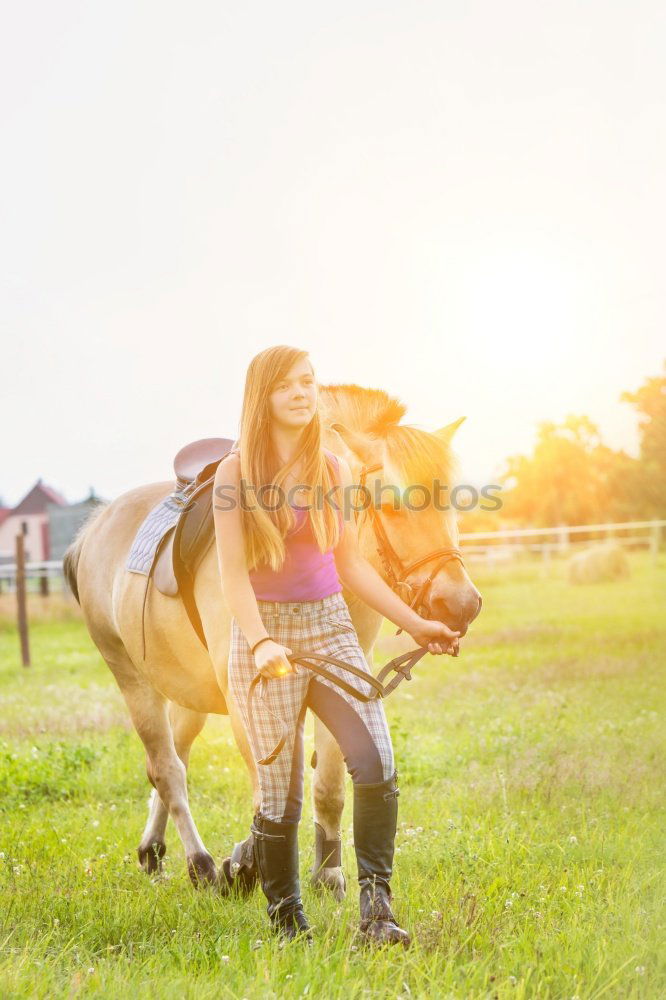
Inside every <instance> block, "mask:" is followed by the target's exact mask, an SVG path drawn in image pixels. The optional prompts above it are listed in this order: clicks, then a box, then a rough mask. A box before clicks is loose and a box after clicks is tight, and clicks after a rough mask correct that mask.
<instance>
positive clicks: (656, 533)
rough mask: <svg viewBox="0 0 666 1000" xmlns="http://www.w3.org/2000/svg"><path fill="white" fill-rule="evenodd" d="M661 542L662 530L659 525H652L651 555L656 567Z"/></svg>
mask: <svg viewBox="0 0 666 1000" xmlns="http://www.w3.org/2000/svg"><path fill="white" fill-rule="evenodd" d="M660 541H661V528H660V527H659V525H658V524H653V525H652V531H651V532H650V555H651V556H652V565H653V566H654V565H655V564H656V562H657V557H658V555H659V542H660Z"/></svg>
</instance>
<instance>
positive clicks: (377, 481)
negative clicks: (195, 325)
mask: <svg viewBox="0 0 666 1000" xmlns="http://www.w3.org/2000/svg"><path fill="white" fill-rule="evenodd" d="M319 407H320V416H321V426H322V444H323V446H324V447H327V448H329V449H330V450H332V451H334V452H335V453H336V454H338V455H343V456H344V457H345V458H346V459H347V461H348V462H349V465H350V468H351V470H352V474H353V477H354V483H355V484H359V483H363V484H364V485H365V487H366V488H367V489H368V490H370V489H371V487H373V488H375V489H376V490H380V489H381V490H382V495H384V491H385V490H386V489H392V490H397V491H399V495H400V496H402V495H403V492H404V490H405V488H406V487H409V488H410V489H411V488H413V486H414V485H417V486H418V485H420V486H421V487H422V488H424V489H426V490H428V489H430V490H432V487H433V484H434V481H435V480H436V479H437V480H439V481H440V482H441V481H442V477H444V481H445V483H448V481H449V480H448V479H447V477H451V475H452V474H453V472H454V467H455V465H456V462H455V458H454V456H453V453H452V449H451V439H452V437H453V434H454V433H455V431H456V430H457V428H458V427H459V426H460V424H461V423H462V421H463V420H464V419H465V418H464V417H462V418H460V419H459V420H456V421H455V422H454V423H452V424H448V425H446V426H444V427H441V428H439V429H438V430H435V431H433V432H428V431H425V430H422V429H420V428H417V427H415V426H411V425H408V424H402V423H400V421H401V419H402V417H403V416H404V415H405V413H406V407H405V406H404V405H403V404H402V403H401V402H400V401H399V400H398V399H396V398H395V397H392V396H390V395H389V394H388V393H386V392H385V391H384V390H382V389H370V388H364V387H361V386H358V385H355V384H347V385H333V384H329V385H323V386H321V387H320V392H319ZM174 486H175V484H174V482H173V481H172V480H169V481H164V482H158V483H150V484H147V485H142V486H138V487H136V488H134V489H131V490H129V491H127V492H126V493H123V494H122V495H121V496H119V497H117V498H116V499H114V500H113V501H111V502H110V503H109V504H107V505H105V506H100V507H98V508H96V509H95V510H93V512H92V514H91V516H90V517H89V519H88V520H87V521H86V522H85V523H84V524H83V526H82V528H81V529H80V531H79V533H78V535H77V536H76V538H75V539H74V541H73V542H72V544H71V545H70V547H69V548H68V550H67V552H66V553H65V556H64V559H63V567H64V574H65V578H66V580H67V582H68V584H69V586H70V588H71V590H72V593H73V594H74V596H75V597H76V599H77V600H78V602H79V604H80V607H81V610H82V614H83V618H84V621H85V624H86V627H87V629H88V632H89V634H90V637H91V639H92V641H93V642H94V644H95V645H96V647H97V648H98V650H99V652H100V653H101V655H102V657H103V659H104V660H105V662H106V664H107V665H108V667H109V669H110V670H111V672H112V674H113V676H114V677H115V679H116V682H117V684H118V686H119V688H120V691H121V692H122V694H123V697H124V699H125V702H126V704H127V707H128V710H129V713H130V716H131V719H132V723H133V725H134V727H135V729H136V731H137V733H138V735H139V737H140V739H141V741H142V743H143V745H144V748H145V754H146V773H147V776H148V780H149V782H150V783H151V785H152V786H153V790H152V793H151V798H150V802H149V809H148V819H147V822H146V825H145V828H144V830H143V834H142V837H141V840H140V843H139V845H138V849H137V853H138V860H139V864H140V865H141V867H142V868H143V869H144V870H145V871H146V872H147V873H149V874H153V873H155V872H157V871H159V870H160V868H161V864H162V859H163V858H164V855H165V853H166V843H165V831H166V826H167V821H168V818H169V816H170V817H171V819H172V820H173V822H174V824H175V826H176V829H177V831H178V835H179V836H180V839H181V841H182V843H183V847H184V850H185V855H186V859H187V868H188V872H189V876H190V879H191V881H192V883H193V884H194V886H195V887H203V886H217V887H218V889H220V890H224V891H227V892H228V891H230V887H232V886H233V884H234V880H236V882H235V884H237V885H238V886H239V887H241V888H242V889H243V891H250V890H251V889H252V887H253V885H254V883H255V882H256V880H257V872H256V869H255V868H254V866H253V857H252V850H251V837H250V838H248V840H247V841H245V842H243V843H242V844H240V845H236V849H237V850H236V851H235V852H234V857H237V858H240V859H241V861H240V862H239V863H238V864H236V865H235V866H233V865H231V866H230V864H229V862H230V859H229V858H227V859H226V860H225V862H224V863H223V865H222V869H221V870H218V869H217V867H216V865H215V862H214V860H213V857H212V855H211V854H210V852H209V851H208V849H207V848H206V846H205V844H204V843H203V841H202V839H201V836H200V834H199V831H198V830H197V827H196V824H195V822H194V819H193V817H192V813H191V810H190V806H189V803H188V794H187V766H188V761H189V756H190V749H191V747H192V744H193V742H194V740H195V739H196V737H197V736H198V734H199V733H200V732H201V730H202V729H203V726H204V723H205V721H206V718H207V716H208V715H209V714H211V713H213V714H228V715H229V717H230V722H231V727H232V732H233V735H234V738H235V741H236V744H237V746H238V748H239V750H240V752H241V755H242V757H243V760H244V761H245V764H246V766H247V768H248V771H249V774H250V779H251V782H252V787H253V797H254V808H255V811H256V809H257V808H258V803H259V790H258V780H257V770H256V763H255V759H254V755H253V753H252V750H251V747H250V745H249V742H248V740H247V737H246V734H245V730H244V727H243V725H242V722H241V719H240V715H239V713H238V710H237V708H236V706H235V705H234V703H233V699H232V698H231V697H230V696H229V694H228V688H227V661H228V654H229V644H230V633H231V618H232V616H231V613H230V611H229V607H228V605H227V602H226V600H225V595H224V593H223V590H222V585H221V575H220V569H219V564H218V557H217V553H216V547H215V545H211V546H210V547H209V549H208V551H207V553H206V555H205V557H204V558H203V559H202V560H201V562H200V564H199V566H198V568H197V570H196V575H195V579H194V581H193V594H194V599H195V602H196V606H197V610H198V612H199V615H200V618H201V623H202V626H203V631H204V634H205V638H206V645H207V648H206V647H205V646H204V645H203V644H202V643H201V642H200V640H199V638H198V636H197V635H196V633H195V631H194V629H193V627H192V624H191V622H190V619H189V618H188V615H187V613H186V609H185V606H184V604H183V601H182V600H181V599H180V597H177V598H174V597H169V596H165V595H163V594H162V593H160V592H159V591H157V589H153V590H152V592H151V599H150V602H149V604H148V606H147V608H146V609H145V622H143V621H142V597H143V594H142V588H143V586H144V580H143V579H142V578H141V577H139V576H138V575H137V574H136V573H131V572H129V571H128V570H127V568H126V566H125V563H126V560H127V556H128V553H129V551H130V548H131V546H132V542H133V539H134V537H135V535H136V532H137V529H138V527H139V525H141V524H142V522H143V520H144V518H145V517H146V515H147V514H148V512H149V511H150V510H152V509H153V507H154V506H155V505H156V504H158V503H159V502H160V500H162V499H163V498H165V497H166V496H167V495H168V494H169V493H170V492H171V491H172V490H173V489H174ZM416 508H417V505H415V509H411V507H410V508H409V509H402V510H395V509H391V510H388V509H385V506H384V505H382V506H379V507H376V506H373V505H372V504H371V505H370V506H367V507H366V508H365V509H363V510H361V511H360V516H358V522H357V523H358V532H359V545H360V549H361V552H362V554H363V555H364V556H365V558H366V559H368V561H369V562H370V563H371V564H372V565H373V566H374V567H375V569H376V570H377V571H378V572H379V573H380V575H382V577H383V578H384V579H385V580H387V582H388V583H389V584H390V585H391V586H392V587H393V589H394V590H395V591H396V593H399V594H400V596H402V597H403V599H405V600H406V601H407V603H411V604H412V606H414V607H415V608H416V610H417V611H419V610H420V612H421V613H422V614H423V615H424V617H429V618H433V619H437V620H440V621H444V622H445V623H446V624H447V625H448V626H449V627H450V628H452V629H454V630H458V631H460V633H461V637H462V636H463V635H464V634H465V633H466V631H467V628H468V626H469V624H470V622H472V621H473V620H474V618H475V617H476V616H477V615H478V613H479V611H480V609H481V595H480V594H479V591H478V590H477V588H476V587H475V586H474V584H473V582H472V581H471V579H470V577H469V575H468V573H467V569H466V567H465V565H464V563H463V561H462V557H461V556H460V552H459V549H458V541H459V540H458V528H457V521H456V516H455V512H454V510H453V509H451V507H450V505H447V504H442V503H441V502H440V503H438V504H435V503H433V502H432V501H429V502H428V503H426V504H422V503H419V504H418V509H416ZM447 508H448V509H447ZM355 516H357V514H356V513H355ZM441 552H445V553H449V555H448V557H445V558H444V560H443V561H441V560H437V561H436V562H435V557H436V556H437V555H438V554H441ZM451 553H454V554H453V555H452V554H451ZM455 553H457V555H455ZM343 597H344V599H345V601H346V602H347V605H348V607H349V610H350V614H351V617H352V621H353V623H354V627H355V629H356V632H357V634H358V638H359V642H360V645H361V647H362V649H363V651H364V654H365V656H366V658H367V659H368V663H369V665H371V664H372V651H373V645H374V642H375V639H376V638H377V636H378V633H379V630H380V627H381V624H382V620H383V618H382V615H381V614H379V613H378V612H376V611H375V610H374V609H373V608H371V607H369V606H368V605H366V604H364V603H363V602H362V601H360V600H359V599H358V598H357V597H356V596H355V595H354V594H353V593H351V592H349V591H347V590H345V589H344V588H343ZM417 598H418V600H417ZM144 627H145V635H144V634H143V628H144ZM144 639H145V642H146V646H145V649H144V650H143V651H142V647H143V641H144ZM144 652H145V659H144ZM313 763H314V774H313V785H312V796H313V809H314V819H315V836H316V842H317V850H316V858H315V866H314V867H313V870H312V876H311V877H312V881H313V883H314V884H315V885H317V886H320V887H324V888H327V889H329V890H330V891H331V892H332V893H333V895H334V896H335V898H336V899H338V900H340V899H342V898H343V896H344V893H345V885H346V883H345V878H344V873H343V871H342V867H341V864H340V861H341V858H340V854H339V852H336V851H335V850H329V851H328V853H327V854H326V853H325V852H323V847H324V846H326V847H327V848H334V847H335V845H336V844H339V842H340V827H341V816H342V810H343V806H344V799H345V777H346V772H345V766H344V760H343V758H342V754H341V752H340V749H339V747H338V745H337V743H336V742H335V741H334V740H333V738H332V737H331V735H330V733H329V732H328V730H326V728H325V727H324V726H323V724H322V723H320V721H319V720H318V719H316V720H315V754H314V756H313ZM248 848H250V849H249V850H248ZM324 855H325V856H324ZM327 861H328V862H329V863H328V864H327V863H326V862H327Z"/></svg>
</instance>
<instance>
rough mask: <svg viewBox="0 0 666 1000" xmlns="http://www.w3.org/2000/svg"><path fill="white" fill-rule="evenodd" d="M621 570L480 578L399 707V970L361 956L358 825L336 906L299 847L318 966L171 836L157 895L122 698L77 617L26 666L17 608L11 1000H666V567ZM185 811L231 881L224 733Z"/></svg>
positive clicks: (6, 646)
mask: <svg viewBox="0 0 666 1000" xmlns="http://www.w3.org/2000/svg"><path fill="white" fill-rule="evenodd" d="M632 570H633V572H632V577H631V579H630V580H627V581H623V582H620V583H613V584H599V585H594V586H585V587H576V588H573V587H571V586H569V585H568V584H567V583H566V581H565V576H564V572H563V567H562V566H560V565H558V564H557V563H555V564H554V565H553V567H552V568H551V570H550V576H549V577H544V575H543V571H542V570H541V569H540V568H539V567H537V566H534V565H525V566H520V567H518V568H516V569H513V570H505V569H503V570H493V571H492V572H490V571H484V569H483V567H482V566H480V567H479V568H478V571H477V572H476V573H475V579H476V582H477V583H478V585H479V586H480V589H481V590H482V591H483V595H484V611H483V614H482V616H481V618H480V619H479V621H478V622H477V623H475V624H474V626H473V628H472V630H471V632H470V634H469V636H468V637H467V638H466V639H465V641H464V644H463V650H462V652H461V655H460V657H459V658H458V659H455V660H454V659H451V658H450V657H427V658H426V659H424V660H423V661H422V662H421V663H420V664H419V665H418V667H417V670H416V673H417V675H418V676H417V677H415V679H414V680H413V682H412V683H411V684H405V685H403V686H402V687H401V688H400V689H399V690H398V692H396V694H395V695H393V696H392V697H391V699H389V701H388V702H387V710H388V713H389V717H390V722H391V726H392V732H393V737H394V743H395V747H396V755H397V760H398V768H399V773H400V785H401V796H400V828H399V834H398V839H397V844H398V849H397V854H396V864H395V875H394V880H393V885H394V890H395V896H396V899H395V906H396V911H397V913H398V914H399V916H400V918H401V920H402V922H403V925H405V926H407V927H408V928H409V929H410V930H411V932H412V934H413V936H414V937H415V939H416V943H415V944H414V946H413V947H412V948H411V949H410V950H409V951H408V952H402V951H399V952H398V951H388V952H387V951H380V952H374V953H372V952H370V953H368V952H365V951H364V950H363V949H362V948H358V947H357V943H356V942H355V938H354V932H355V927H356V924H357V896H356V891H355V885H354V879H353V872H354V866H353V860H354V859H353V848H352V846H351V841H350V836H351V814H350V810H349V809H348V808H347V809H346V810H345V816H344V824H345V834H344V851H345V865H346V870H347V873H348V882H349V889H350V891H349V895H348V898H347V900H346V901H345V902H344V903H343V904H337V903H335V902H334V901H333V900H332V899H331V898H328V897H320V896H318V895H316V894H315V893H314V892H313V891H312V890H311V889H310V887H309V885H308V882H307V870H308V869H309V866H310V863H311V859H312V838H311V813H310V809H309V805H306V809H305V815H304V818H303V823H302V824H301V856H302V873H303V876H304V878H303V881H304V887H305V889H304V897H305V903H306V908H307V912H308V914H309V915H310V917H311V920H312V922H313V923H314V925H315V927H316V943H315V945H314V947H313V948H312V949H306V948H305V947H303V946H302V945H292V946H290V947H287V948H284V949H280V948H279V947H278V946H277V944H276V943H275V941H274V940H273V939H272V938H271V937H270V936H269V934H268V926H267V923H268V921H267V917H266V914H265V911H264V900H263V897H262V895H261V893H260V892H259V891H258V892H257V893H255V895H254V897H253V898H251V899H250V900H249V901H246V902H239V901H232V900H228V899H225V898H221V897H219V896H216V895H215V894H214V893H210V892H195V891H194V890H193V889H192V888H191V887H190V883H189V880H188V878H187V875H186V872H185V864H184V857H183V852H182V848H181V846H180V843H179V842H178V841H177V838H176V835H175V831H174V830H173V828H172V827H171V826H170V828H169V834H168V846H169V854H168V858H167V863H166V873H165V876H164V877H162V878H159V879H155V880H152V881H151V880H150V879H149V878H147V877H146V876H145V875H144V874H143V873H142V872H141V871H139V870H138V868H137V864H136V860H135V859H136V845H137V843H138V840H139V836H140V832H141V829H142V826H143V823H144V819H145V813H146V802H147V798H148V792H149V786H148V784H147V781H146V778H145V772H144V765H143V753H142V749H141V746H140V743H139V740H138V737H137V736H136V734H135V733H134V731H133V730H132V729H131V728H130V726H129V722H128V718H127V714H126V711H125V708H124V703H123V701H122V698H121V696H120V694H119V692H118V690H117V688H116V687H115V682H114V681H113V679H112V677H111V674H110V673H109V671H108V669H107V668H106V666H105V665H104V663H103V662H102V660H101V659H100V657H99V654H98V653H97V651H96V650H95V648H94V647H92V645H91V643H90V640H89V639H88V637H87V634H86V632H85V629H84V626H83V625H82V624H81V622H80V621H78V620H77V618H76V616H72V615H71V613H69V614H65V615H54V616H51V619H49V616H48V615H44V614H42V615H40V616H39V617H40V619H41V620H39V621H36V622H35V624H33V626H32V629H31V645H32V655H33V666H32V667H31V668H30V669H29V670H25V669H23V668H21V667H20V665H19V651H18V639H17V635H16V632H15V630H14V628H13V625H12V623H11V620H10V619H8V618H7V611H6V608H5V617H4V618H2V617H0V696H1V698H2V712H1V713H0V800H1V801H0V852H2V857H0V996H2V997H3V998H4V997H49V998H51V997H72V996H85V997H105V998H106V997H113V998H115V997H123V998H129V997H132V998H134V997H141V998H143V997H146V998H147V997H151V998H154V997H160V998H161V997H165V998H181V997H193V998H194V997H196V998H204V997H206V998H207V997H211V998H213V997H215V998H218V997H238V998H242V997H247V998H253V997H280V998H281V997H303V996H309V997H344V998H345V1000H352V998H356V997H359V998H361V997H371V998H372V997H410V996H411V997H484V998H485V997H487V998H494V997H497V998H500V1000H503V998H505V997H507V998H508V997H511V998H523V997H557V998H560V997H561V998H573V997H579V998H581V1000H584V998H590V1000H591V998H597V997H608V998H610V997H622V998H625V997H629V998H631V997H655V998H656V997H661V996H664V995H666V975H665V969H664V965H665V963H664V947H663V944H662V942H663V941H664V940H665V939H666V931H665V928H664V915H663V914H664V910H663V903H664V875H663V858H664V841H665V835H664V828H665V816H664V794H663V779H664V750H665V743H666V738H665V735H664V734H665V732H666V727H664V724H663V720H664V707H665V706H664V702H665V701H666V693H665V688H664V683H663V674H664V665H665V663H666V621H665V619H664V607H665V606H666V602H665V598H666V560H665V559H664V557H663V556H662V557H660V562H659V563H658V564H657V565H653V564H652V563H651V562H650V560H649V558H648V557H647V556H643V555H633V556H632ZM3 600H5V599H4V598H3ZM31 601H34V602H38V601H39V598H38V597H37V596H35V597H34V598H31ZM1 610H2V609H0V612H1ZM35 617H37V615H35ZM391 631H395V630H394V629H389V628H388V627H387V628H386V632H387V634H388V633H390V632H391ZM378 665H379V663H378ZM307 738H308V741H309V747H308V750H309V749H310V747H311V732H310V731H309V732H308V737H307ZM306 780H309V779H307V778H306ZM190 788H191V800H192V807H193V812H194V816H195V818H196V821H197V823H198V825H199V828H200V830H201V832H202V835H203V836H204V839H205V840H206V842H207V844H208V846H209V848H210V849H211V851H212V852H213V854H214V855H215V856H216V857H217V859H218V860H219V859H221V858H222V857H223V856H224V855H225V853H227V852H228V849H229V848H230V847H231V845H232V844H233V842H234V841H235V840H238V839H241V838H242V837H243V836H245V834H246V831H247V827H248V823H249V820H250V816H251V804H250V794H249V781H248V778H247V775H246V772H245V770H244V768H243V766H242V765H241V763H240V759H239V755H238V753H237V751H236V749H235V747H234V745H233V742H232V738H231V734H230V728H229V723H228V720H227V719H218V718H216V719H211V720H210V721H209V723H208V725H207V726H206V729H205V730H204V732H203V734H202V736H201V737H200V739H199V740H198V741H197V743H196V744H195V748H194V751H193V758H192V765H191V772H190ZM306 799H307V796H306Z"/></svg>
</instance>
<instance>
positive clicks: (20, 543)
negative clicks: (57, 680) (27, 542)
mask: <svg viewBox="0 0 666 1000" xmlns="http://www.w3.org/2000/svg"><path fill="white" fill-rule="evenodd" d="M16 607H17V614H18V630H19V637H20V640H21V662H22V663H23V666H24V667H29V666H30V643H29V640H28V614H27V606H26V595H25V548H24V539H23V532H22V531H21V532H19V533H18V535H17V536H16Z"/></svg>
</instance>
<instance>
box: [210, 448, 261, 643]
mask: <svg viewBox="0 0 666 1000" xmlns="http://www.w3.org/2000/svg"><path fill="white" fill-rule="evenodd" d="M213 521H214V524H215V545H216V548H217V561H218V565H219V567H220V577H221V579H222V590H223V592H224V598H225V600H226V602H227V604H228V606H229V609H230V610H231V613H232V615H233V616H234V618H235V619H236V621H237V622H238V624H239V626H240V628H241V631H242V632H243V635H244V636H245V638H246V639H247V641H248V643H249V645H250V646H254V644H255V643H257V642H259V640H260V639H263V638H264V636H267V635H268V632H267V631H266V627H265V625H264V623H263V621H262V620H261V615H260V614H259V608H258V606H257V599H256V597H255V594H254V590H253V589H252V584H251V582H250V576H249V573H248V569H247V562H246V559H245V545H244V542H243V525H242V521H241V508H240V458H239V457H238V455H236V454H231V455H227V457H226V458H224V459H223V460H222V461H221V462H220V464H219V465H218V467H217V470H216V472H215V482H214V484H213Z"/></svg>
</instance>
